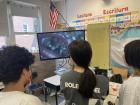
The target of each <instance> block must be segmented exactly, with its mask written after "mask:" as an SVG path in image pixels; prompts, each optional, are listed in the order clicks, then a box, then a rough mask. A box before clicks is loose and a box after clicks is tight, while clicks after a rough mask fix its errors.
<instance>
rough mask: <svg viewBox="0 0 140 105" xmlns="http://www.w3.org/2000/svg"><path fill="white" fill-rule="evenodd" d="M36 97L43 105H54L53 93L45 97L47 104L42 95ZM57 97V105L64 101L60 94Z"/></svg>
mask: <svg viewBox="0 0 140 105" xmlns="http://www.w3.org/2000/svg"><path fill="white" fill-rule="evenodd" d="M38 97H39V98H40V100H41V101H42V103H43V104H44V105H56V99H55V94H54V93H51V94H50V95H48V96H47V102H45V96H44V95H43V94H40V95H39V96H38ZM57 97H58V104H60V103H62V102H63V101H64V97H63V95H62V94H58V96H57Z"/></svg>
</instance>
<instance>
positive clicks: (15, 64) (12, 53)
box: [0, 46, 34, 84]
mask: <svg viewBox="0 0 140 105" xmlns="http://www.w3.org/2000/svg"><path fill="white" fill-rule="evenodd" d="M33 63H34V55H32V54H31V53H30V52H29V51H28V50H27V49H25V48H23V47H18V46H7V47H3V48H2V50H1V51H0V81H1V82H3V83H4V84H8V83H11V82H17V81H18V80H19V79H20V77H21V74H22V71H23V69H26V70H29V66H30V65H31V64H33Z"/></svg>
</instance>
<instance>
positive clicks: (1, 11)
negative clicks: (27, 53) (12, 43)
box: [0, 2, 8, 35]
mask: <svg viewBox="0 0 140 105" xmlns="http://www.w3.org/2000/svg"><path fill="white" fill-rule="evenodd" d="M0 35H8V21H7V9H6V4H5V3H4V2H0Z"/></svg>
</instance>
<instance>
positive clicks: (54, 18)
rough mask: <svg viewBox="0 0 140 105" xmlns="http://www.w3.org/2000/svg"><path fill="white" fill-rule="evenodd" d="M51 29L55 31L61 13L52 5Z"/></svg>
mask: <svg viewBox="0 0 140 105" xmlns="http://www.w3.org/2000/svg"><path fill="white" fill-rule="evenodd" d="M49 15H50V16H49V17H50V27H51V28H53V29H55V28H56V25H57V21H58V16H59V11H58V10H57V9H56V7H55V6H54V4H53V3H52V2H51V3H50V13H49Z"/></svg>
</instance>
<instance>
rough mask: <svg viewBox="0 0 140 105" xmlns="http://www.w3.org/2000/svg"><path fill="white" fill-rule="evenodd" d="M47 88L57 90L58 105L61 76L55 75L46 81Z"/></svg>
mask: <svg viewBox="0 0 140 105" xmlns="http://www.w3.org/2000/svg"><path fill="white" fill-rule="evenodd" d="M44 83H45V86H47V87H49V88H51V89H54V90H55V99H56V105H58V99H57V92H58V91H59V90H60V76H59V75H55V76H52V77H49V78H46V79H44ZM46 98H47V97H46V93H45V100H46Z"/></svg>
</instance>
